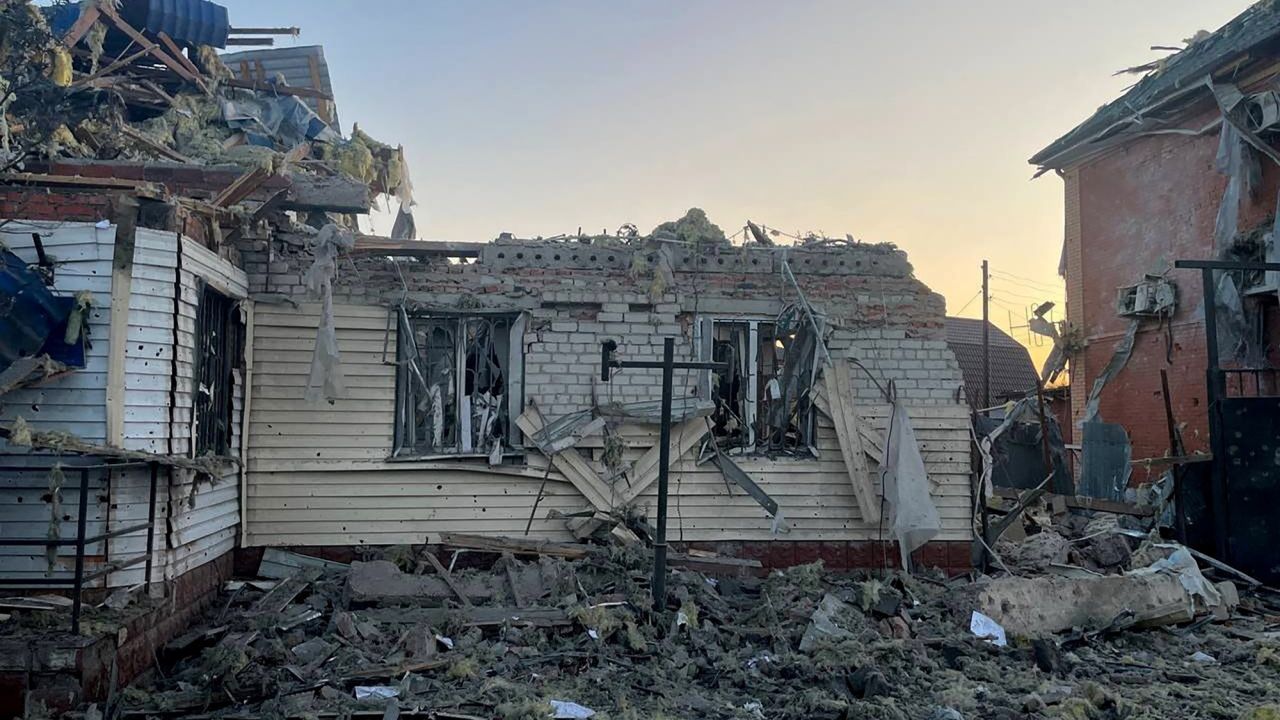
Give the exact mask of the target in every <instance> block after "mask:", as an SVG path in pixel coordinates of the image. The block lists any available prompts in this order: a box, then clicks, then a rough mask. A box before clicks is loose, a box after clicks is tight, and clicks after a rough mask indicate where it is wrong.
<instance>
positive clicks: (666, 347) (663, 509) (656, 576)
mask: <svg viewBox="0 0 1280 720" xmlns="http://www.w3.org/2000/svg"><path fill="white" fill-rule="evenodd" d="M617 349H618V344H617V343H616V342H615V341H613V340H605V341H604V342H602V343H601V344H600V379H601V380H603V381H605V382H608V381H609V375H610V371H611V370H612V369H613V368H661V369H662V424H661V426H660V427H661V430H660V431H659V438H658V442H659V443H660V444H659V446H658V528H657V537H656V538H654V541H653V607H654V609H655V610H659V611H660V610H662V609H663V608H664V607H665V606H666V604H667V490H668V487H667V481H668V477H669V475H668V474H669V472H670V470H671V402H672V397H671V396H672V394H673V389H672V384H673V376H674V375H675V370H676V369H681V370H726V369H728V367H729V363H727V362H722V363H717V362H676V361H675V339H674V338H663V341H662V361H661V362H655V361H652V360H638V361H637V360H628V361H625V362H623V361H619V360H615V359H614V358H613V353H614V352H615V351H616V350H617Z"/></svg>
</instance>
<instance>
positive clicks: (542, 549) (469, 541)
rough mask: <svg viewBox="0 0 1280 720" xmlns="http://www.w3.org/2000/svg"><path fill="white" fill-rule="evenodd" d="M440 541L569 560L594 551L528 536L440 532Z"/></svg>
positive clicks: (577, 558) (467, 546)
mask: <svg viewBox="0 0 1280 720" xmlns="http://www.w3.org/2000/svg"><path fill="white" fill-rule="evenodd" d="M439 543H440V544H441V545H447V546H449V547H455V548H463V549H466V550H483V551H485V552H495V553H507V552H509V553H511V554H513V555H547V556H550V557H560V558H565V559H567V560H581V559H582V558H585V557H587V556H588V555H590V554H591V551H592V549H591V548H590V547H588V546H586V545H577V544H575V543H557V542H551V541H548V540H530V539H528V538H508V537H489V536H486V535H470V534H467V533H440V535H439Z"/></svg>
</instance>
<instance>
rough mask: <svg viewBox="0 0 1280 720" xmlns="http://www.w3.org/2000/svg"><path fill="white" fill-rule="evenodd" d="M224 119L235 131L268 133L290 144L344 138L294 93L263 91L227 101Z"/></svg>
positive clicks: (279, 140) (224, 101)
mask: <svg viewBox="0 0 1280 720" xmlns="http://www.w3.org/2000/svg"><path fill="white" fill-rule="evenodd" d="M222 118H223V120H225V121H226V123H227V125H228V126H229V127H231V128H233V129H235V130H243V131H244V132H245V133H246V134H248V135H253V134H258V135H265V136H266V137H268V138H270V139H271V140H272V141H274V142H276V143H279V144H281V145H285V146H287V147H294V146H296V145H298V144H300V143H302V142H305V141H307V140H319V141H320V142H329V143H332V142H340V141H341V140H342V136H341V135H339V134H338V133H336V132H334V130H333V128H331V127H329V126H328V125H327V124H325V122H324V120H321V119H320V116H319V115H317V114H316V113H315V111H314V110H312V109H311V108H309V107H307V105H306V103H304V102H302V101H301V100H299V99H298V98H296V97H294V96H292V95H277V96H270V95H266V94H261V93H260V94H256V95H254V96H253V97H252V99H247V98H245V97H241V98H239V99H236V100H223V102H222Z"/></svg>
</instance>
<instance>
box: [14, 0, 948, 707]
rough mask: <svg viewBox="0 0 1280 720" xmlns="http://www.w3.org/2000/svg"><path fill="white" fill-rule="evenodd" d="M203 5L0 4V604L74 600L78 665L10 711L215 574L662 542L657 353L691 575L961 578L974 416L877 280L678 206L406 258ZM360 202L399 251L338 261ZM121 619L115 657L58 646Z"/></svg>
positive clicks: (379, 240) (322, 109)
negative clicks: (917, 573) (636, 222)
mask: <svg viewBox="0 0 1280 720" xmlns="http://www.w3.org/2000/svg"><path fill="white" fill-rule="evenodd" d="M197 5H199V7H202V8H205V9H210V8H212V9H211V10H210V11H209V13H207V14H204V15H201V16H200V19H199V21H198V22H197V21H196V20H194V19H193V20H192V22H191V23H189V24H186V25H182V24H181V23H179V24H177V25H175V24H174V23H172V22H171V19H170V18H168V17H167V16H165V15H164V14H163V13H159V14H150V11H148V10H147V8H148V7H150V6H148V4H147V3H143V2H139V3H133V2H126V3H124V4H123V5H122V6H121V8H120V9H116V8H115V6H113V5H111V4H106V3H103V4H98V3H83V4H80V5H58V6H56V7H55V8H50V9H48V11H47V12H44V13H41V12H37V11H35V10H34V9H33V8H32V7H31V6H27V5H25V4H22V3H17V4H11V5H8V6H5V12H6V13H8V14H7V15H6V17H5V19H6V25H5V27H6V29H7V30H8V31H9V34H8V35H7V36H6V38H7V40H8V42H7V43H6V44H4V45H3V46H2V47H0V49H3V50H4V52H5V53H7V55H6V58H8V59H9V60H10V61H12V62H13V63H15V64H16V65H19V66H21V67H24V68H26V71H25V72H26V75H25V76H23V78H22V79H23V80H24V82H26V83H27V85H25V86H23V89H22V91H21V92H18V93H16V95H15V100H14V101H12V102H11V103H10V104H9V106H8V111H7V113H6V115H5V118H6V125H5V132H6V135H5V138H6V145H5V148H4V153H5V154H4V160H5V162H4V164H3V166H2V167H0V241H3V247H2V248H0V253H2V254H3V257H4V260H5V270H4V273H3V275H0V281H2V283H3V284H2V285H0V288H3V290H4V296H3V298H2V300H3V302H2V303H0V466H3V471H2V474H0V507H2V508H3V511H2V512H3V515H0V581H3V582H4V583H5V584H6V585H7V586H9V587H15V588H18V589H20V590H24V591H28V592H29V591H32V590H37V591H38V590H45V591H46V592H47V591H50V590H53V591H69V592H68V595H69V599H68V601H67V602H68V603H69V607H68V611H69V615H70V616H71V618H72V622H71V629H72V631H73V635H72V636H70V637H69V639H67V640H66V642H67V643H69V647H74V648H76V651H75V652H73V653H71V654H70V655H68V656H67V658H68V659H66V660H65V662H61V663H60V664H53V665H48V666H46V665H42V664H41V663H42V662H43V661H37V660H36V659H33V658H35V657H36V655H35V654H34V653H36V649H35V645H34V644H32V643H34V642H35V641H36V640H35V638H33V637H27V636H23V635H21V634H18V635H16V636H13V637H6V638H4V639H3V642H4V645H3V647H4V649H5V653H4V654H5V655H6V656H9V657H13V658H15V659H14V660H13V661H12V662H11V663H10V664H9V665H6V666H4V667H3V668H0V682H3V683H6V685H5V687H10V686H12V687H17V688H19V689H26V690H31V691H33V692H35V693H36V694H37V695H39V697H41V698H42V701H45V700H48V701H49V702H51V703H55V704H58V703H61V704H64V705H65V704H66V698H67V697H94V696H100V695H102V694H103V689H104V687H106V686H107V685H108V684H110V683H109V681H108V679H107V678H108V677H113V678H116V680H117V681H118V682H120V683H123V682H127V680H128V679H129V678H131V677H133V676H135V675H136V674H137V673H138V672H140V671H141V670H142V669H144V668H146V667H148V666H149V665H151V664H152V659H153V657H154V653H155V652H156V650H157V648H158V647H160V646H162V645H163V644H164V643H166V642H167V641H168V640H169V639H170V638H172V637H173V636H174V635H176V634H178V633H179V632H180V631H181V630H183V629H184V626H185V624H186V623H187V622H188V621H189V620H190V619H191V618H192V617H194V616H195V615H196V614H197V613H199V612H201V611H202V610H203V609H204V608H205V607H207V606H208V604H209V603H210V602H211V601H212V598H213V597H214V594H215V591H216V589H217V588H218V587H220V585H221V583H222V581H223V580H226V579H227V578H228V577H229V576H230V574H231V566H232V561H233V557H234V556H235V554H236V552H237V551H240V554H241V556H242V557H243V556H244V555H245V552H246V551H252V550H253V549H255V548H257V549H261V548H295V549H306V550H308V551H309V552H310V553H311V554H322V555H334V554H339V555H343V556H344V557H347V558H349V557H351V555H352V553H353V552H354V551H356V550H358V549H359V548H361V547H364V546H396V545H425V544H436V543H442V542H445V541H447V540H448V539H450V538H454V539H456V538H457V537H458V534H459V533H466V534H469V535H473V536H474V535H479V536H490V537H502V536H506V537H527V538H528V539H530V540H532V541H536V542H545V541H566V542H569V541H578V540H585V539H596V540H606V541H611V542H617V543H623V544H638V543H644V542H650V541H652V540H653V530H654V525H655V523H656V514H655V513H656V506H657V504H658V501H657V489H656V486H657V478H658V476H659V458H660V455H661V448H660V442H659V437H660V431H659V425H660V421H661V417H662V411H661V404H660V399H661V395H662V372H661V371H660V370H655V369H636V368H626V367H625V365H626V363H627V362H629V361H644V360H658V359H661V356H662V352H663V347H664V343H665V342H666V341H668V340H671V341H673V345H674V355H675V357H676V358H678V359H679V360H682V361H700V362H705V363H714V364H716V369H715V370H677V371H676V372H675V373H674V377H673V383H672V386H673V395H674V399H673V410H672V419H673V423H672V427H671V434H670V442H669V450H670V457H671V462H670V473H669V479H670V489H669V497H670V509H669V513H668V515H669V523H668V529H667V538H668V539H669V540H670V541H671V542H672V543H673V544H674V545H675V550H676V552H678V553H685V554H687V555H684V557H685V561H690V558H704V559H705V558H706V557H708V556H710V555H711V554H712V553H715V554H717V556H719V557H723V558H725V560H724V561H725V562H736V563H739V564H740V565H743V566H745V567H754V568H761V567H785V566H790V565H796V564H803V563H806V562H810V561H813V560H818V559H821V560H822V561H823V562H824V563H826V565H827V566H828V567H831V568H837V569H838V568H851V567H888V566H900V565H903V564H906V563H914V564H916V565H919V566H931V567H942V568H949V569H951V570H953V571H954V570H962V569H964V568H967V567H968V566H969V564H970V544H971V541H972V538H973V530H972V528H973V500H972V497H973V494H972V491H971V475H970V453H969V448H970V446H969V409H968V407H967V405H966V403H965V402H964V400H963V394H962V391H961V386H962V382H963V381H962V376H961V371H960V368H959V366H958V365H957V363H956V360H955V357H954V355H953V354H952V352H951V351H950V350H949V349H948V347H947V343H946V339H945V327H944V307H943V300H942V298H941V297H940V296H939V295H937V294H935V293H933V292H931V291H930V290H929V289H928V288H927V287H926V286H925V285H923V284H922V283H921V282H920V281H918V280H917V279H915V277H914V276H913V274H912V269H911V266H910V264H909V263H908V261H907V257H906V254H905V253H904V252H903V251H901V250H899V249H897V248H895V247H893V246H892V245H887V244H870V243H860V242H854V241H852V240H831V239H826V238H818V237H810V238H807V239H806V240H804V241H801V242H799V243H797V244H795V245H792V246H787V247H782V246H775V245H774V243H773V242H772V239H771V238H770V237H769V236H768V234H767V233H765V232H764V231H761V230H760V229H759V228H758V226H752V228H753V230H754V232H752V233H750V236H751V237H752V238H753V239H752V241H750V242H747V243H746V244H738V245H735V244H732V243H731V242H729V240H727V239H726V238H725V235H724V233H723V232H721V231H720V229H719V228H717V227H716V226H714V225H712V224H711V223H710V222H709V221H708V220H707V218H706V216H705V215H704V214H703V213H702V212H701V211H700V210H692V211H690V212H689V213H688V214H687V215H686V216H685V217H683V218H681V219H680V220H678V221H674V222H669V223H664V224H663V225H660V226H659V227H658V228H656V229H655V230H654V231H653V232H651V233H650V234H648V235H641V234H639V233H637V232H636V231H635V229H634V228H632V227H629V226H624V228H623V229H622V230H620V231H619V232H618V234H616V235H601V236H592V237H588V236H574V237H560V238H552V239H542V238H535V239H519V238H516V237H513V236H511V235H507V234H504V235H503V236H501V237H499V238H498V239H496V240H494V241H492V242H478V243H433V242H421V241H416V240H412V239H408V238H410V237H412V235H413V233H412V226H413V222H412V215H411V214H410V213H411V211H410V208H411V207H412V205H413V198H412V188H411V184H410V181H409V176H408V171H407V168H406V166H405V162H404V154H403V151H402V150H400V149H399V148H395V147H391V146H388V145H384V144H382V143H379V142H377V141H376V140H373V139H372V138H370V137H369V136H368V135H366V134H365V133H363V132H361V131H360V130H359V129H358V128H356V127H354V126H353V128H352V130H351V133H350V136H349V137H344V136H342V135H341V134H339V132H338V128H337V125H336V119H337V115H336V109H335V106H334V104H333V98H332V94H331V89H330V88H331V85H330V82H329V80H328V77H327V66H325V65H324V64H323V53H322V52H321V51H320V50H319V48H314V47H312V48H289V49H282V50H280V51H272V50H256V51H252V52H251V53H246V54H240V55H238V56H221V57H225V58H230V61H229V62H224V61H223V60H222V59H220V56H218V55H217V54H216V52H215V51H214V48H216V47H222V46H224V45H227V44H233V43H231V42H230V40H229V38H230V39H235V34H236V32H237V31H236V29H235V28H234V27H233V26H231V25H230V24H229V22H228V21H227V20H226V15H225V10H222V12H221V13H219V12H217V10H218V9H219V8H218V6H216V5H214V4H212V3H197ZM202 23H204V24H202ZM18 30H21V33H18V32H17V31H18ZM276 31H279V32H289V31H291V29H289V28H281V29H276V30H272V29H270V28H265V29H263V28H257V29H246V30H244V31H242V32H244V33H270V32H276ZM252 37H253V36H252V35H251V36H250V38H252ZM239 40H241V41H245V38H244V37H241V38H239ZM19 41H20V42H19ZM234 44H245V42H236V43H234ZM104 48H105V49H104ZM301 68H306V71H305V73H303V71H302V70H301ZM291 78H292V80H291ZM380 196H385V197H388V198H390V197H395V198H396V199H397V200H398V201H399V208H400V215H399V218H398V220H397V231H396V232H394V233H393V235H395V237H375V236H371V235H365V234H361V233H360V232H359V231H358V229H357V228H358V227H359V224H358V222H357V217H358V216H360V215H363V214H366V213H368V212H369V210H370V208H371V207H372V206H373V204H374V200H375V198H377V197H380ZM608 343H613V346H614V347H615V348H616V350H614V351H613V352H612V353H610V352H609V351H608V350H607V349H606V347H607V346H608ZM612 360H617V361H620V362H621V363H622V364H623V369H621V370H614V372H613V373H612V375H611V376H610V377H609V378H608V380H605V379H603V377H602V369H603V367H602V366H603V365H604V364H606V363H608V362H610V361H612ZM726 556H727V557H726ZM148 596H150V597H148ZM104 597H106V598H107V599H108V600H110V603H106V601H104V600H103V598H104ZM129 598H135V600H133V601H132V602H134V603H135V605H133V606H132V607H134V609H135V610H136V614H135V615H134V618H133V620H131V621H130V624H129V625H126V626H123V629H121V630H119V631H117V632H113V633H110V634H106V633H95V632H94V631H84V630H83V628H82V627H81V625H82V623H81V622H80V620H81V618H82V616H83V615H85V614H86V613H89V614H90V615H91V614H92V613H93V612H97V611H100V610H101V607H102V606H103V604H104V603H106V604H109V605H110V606H111V607H115V606H117V605H120V604H122V603H124V604H128V603H129V602H131V601H130V599H129ZM16 602H18V603H19V606H21V603H23V602H25V603H27V604H28V605H29V604H30V603H31V602H37V601H30V600H23V601H16ZM38 602H44V603H49V602H54V600H51V599H49V598H48V597H45V599H43V600H40V601H38ZM55 605H57V603H55ZM89 626H90V627H91V628H92V627H98V626H96V625H94V624H93V623H92V622H91V623H89ZM153 627H154V628H155V631H154V632H152V631H150V630H149V629H150V628H153ZM79 632H83V633H84V634H83V635H78V634H76V633H79ZM107 655H110V656H111V657H113V658H114V659H113V660H111V661H110V663H108V662H107V661H106V660H105V659H104V658H106V657H107ZM69 685H73V686H74V689H68V686H69ZM60 693H63V694H60ZM65 693H71V695H65ZM12 697H19V698H20V697H22V695H21V694H20V693H16V694H13V695H12ZM33 697H34V696H33ZM9 709H10V708H9V707H8V706H5V707H3V708H0V710H4V711H6V712H7V711H8V710H9Z"/></svg>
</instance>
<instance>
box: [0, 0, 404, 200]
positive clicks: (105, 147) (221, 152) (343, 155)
mask: <svg viewBox="0 0 1280 720" xmlns="http://www.w3.org/2000/svg"><path fill="white" fill-rule="evenodd" d="M0 14H3V18H2V19H3V22H2V23H0V27H2V28H3V30H0V53H2V54H0V62H2V63H3V64H4V65H5V72H4V73H3V77H4V78H5V80H4V81H3V82H4V83H5V84H6V86H7V87H6V89H7V90H8V91H9V94H10V97H9V99H8V100H7V101H6V102H5V104H4V106H3V108H4V123H2V124H0V141H2V142H0V173H6V174H11V173H12V171H15V170H32V169H35V170H37V171H45V172H47V170H44V168H47V167H49V166H50V165H54V164H57V163H60V162H65V161H82V162H87V163H101V162H112V163H119V162H130V161H135V162H136V161H141V162H147V163H153V162H159V161H163V162H169V163H181V164H184V165H204V166H208V165H223V164H229V165H234V166H238V167H240V168H241V169H242V170H246V171H250V170H254V169H260V172H258V173H257V175H258V178H257V179H256V180H255V181H254V182H257V183H261V182H263V181H265V180H266V178H268V177H270V176H286V175H290V174H292V175H305V176H312V177H320V178H325V177H328V178H349V179H352V180H355V181H357V182H360V183H363V184H366V185H367V186H368V188H369V191H370V194H371V195H375V196H376V195H377V194H383V193H386V194H394V195H396V196H397V197H398V199H399V200H400V204H401V208H402V210H407V209H408V208H409V207H410V206H411V205H413V196H412V186H411V183H410V181H409V173H408V169H407V166H406V163H405V156H404V151H403V148H402V147H393V146H390V145H387V144H384V143H381V142H378V141H377V140H375V139H373V138H372V137H370V136H369V135H367V134H366V133H364V132H362V131H361V130H360V129H359V128H358V127H353V128H352V130H351V133H350V135H349V136H348V137H343V136H342V135H341V134H340V133H339V132H338V129H337V123H336V113H334V112H333V107H332V100H333V96H332V90H331V83H330V81H329V80H328V72H327V67H325V66H323V65H322V64H319V62H316V60H317V59H319V61H320V62H322V58H323V56H322V55H319V54H318V53H309V54H308V53H304V54H303V55H304V56H305V57H304V59H303V60H302V61H301V62H303V63H304V64H306V65H308V66H309V67H308V74H307V78H308V82H305V83H302V84H299V85H292V84H290V80H291V79H292V80H293V81H297V73H295V72H293V70H292V69H290V68H291V67H292V66H291V65H290V66H289V67H288V68H286V67H285V66H284V65H280V68H281V70H280V71H275V70H274V68H275V67H276V66H277V65H279V63H276V62H274V61H273V60H271V59H270V56H269V55H264V54H263V51H259V52H258V53H257V54H256V56H255V61H254V63H253V65H252V67H253V68H254V69H255V70H256V73H248V74H246V73H244V72H240V73H237V72H236V71H233V70H232V69H231V68H229V67H228V66H227V65H226V64H225V63H224V61H223V59H222V57H221V56H219V55H218V54H217V53H216V52H215V50H214V47H219V46H225V45H228V44H263V43H264V42H265V41H261V40H256V39H254V38H253V37H249V38H240V39H239V40H240V41H237V38H235V37H229V34H231V35H234V34H235V33H236V32H237V28H235V27H233V26H231V25H230V24H229V21H228V20H227V19H226V9H225V8H222V7H221V6H218V5H215V4H213V3H210V2H207V1H206V0H184V1H183V2H176V3H164V4H157V3H154V2H147V0H125V1H124V2H123V3H121V4H120V5H119V9H116V6H115V5H113V4H112V3H94V2H83V3H80V4H72V5H58V6H55V7H51V8H45V9H43V10H40V9H37V8H36V7H35V6H34V5H32V4H30V3H26V2H8V3H6V4H4V5H3V7H0ZM296 31H297V30H296V28H245V29H242V30H240V32H243V33H248V34H251V35H263V34H273V33H274V34H293V33H296ZM296 51H297V49H296V48H295V49H286V50H284V51H283V52H284V53H285V54H286V55H290V56H292V55H296V54H298V53H297V52H296ZM265 52H266V53H273V52H281V51H265ZM263 58H268V59H267V60H263ZM287 59H288V58H281V61H282V62H283V61H284V60H287ZM290 62H292V61H290ZM286 65H288V63H286ZM241 66H243V68H248V67H249V64H248V63H247V62H244V63H237V67H238V68H241V69H243V68H242V67H241ZM264 68H273V71H272V72H270V73H267V72H266V71H265V70H264ZM10 70H12V71H13V72H9V71H10ZM285 70H288V72H285ZM308 103H310V105H309V104H308ZM86 174H89V173H86ZM98 175H101V174H100V173H98ZM4 180H8V181H10V182H12V181H14V180H15V178H13V177H5V178H4ZM26 180H28V181H30V180H31V179H30V178H26ZM367 210H368V205H367V204H366V205H365V206H364V207H362V208H358V209H356V210H355V211H356V212H367ZM351 211H352V210H350V209H347V208H343V209H341V211H340V212H351ZM348 224H350V221H348Z"/></svg>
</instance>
